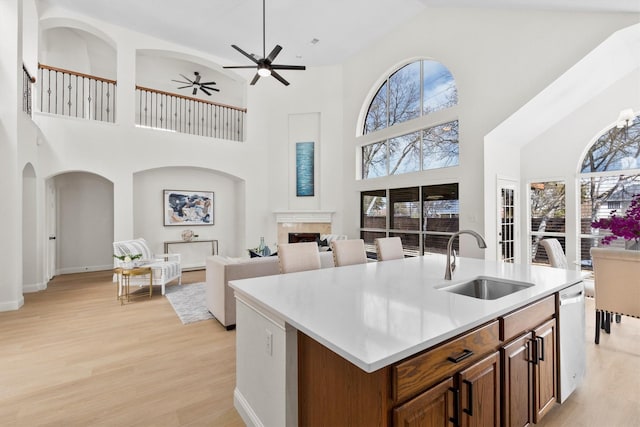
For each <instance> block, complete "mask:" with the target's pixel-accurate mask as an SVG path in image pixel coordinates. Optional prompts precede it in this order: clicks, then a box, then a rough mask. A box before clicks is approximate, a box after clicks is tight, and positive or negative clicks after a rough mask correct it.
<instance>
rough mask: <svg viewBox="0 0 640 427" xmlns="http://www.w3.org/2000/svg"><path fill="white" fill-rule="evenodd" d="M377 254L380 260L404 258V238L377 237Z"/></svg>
mask: <svg viewBox="0 0 640 427" xmlns="http://www.w3.org/2000/svg"><path fill="white" fill-rule="evenodd" d="M376 254H377V257H378V261H389V260H392V259H402V258H404V250H403V248H402V240H400V237H381V238H379V239H376Z"/></svg>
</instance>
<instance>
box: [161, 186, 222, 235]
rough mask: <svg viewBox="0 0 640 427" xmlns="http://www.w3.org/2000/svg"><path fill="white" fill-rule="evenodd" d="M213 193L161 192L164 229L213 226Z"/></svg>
mask: <svg viewBox="0 0 640 427" xmlns="http://www.w3.org/2000/svg"><path fill="white" fill-rule="evenodd" d="M214 207H215V205H214V193H213V191H192V190H163V209H164V213H163V217H164V225H165V227H169V226H192V225H213V224H214Z"/></svg>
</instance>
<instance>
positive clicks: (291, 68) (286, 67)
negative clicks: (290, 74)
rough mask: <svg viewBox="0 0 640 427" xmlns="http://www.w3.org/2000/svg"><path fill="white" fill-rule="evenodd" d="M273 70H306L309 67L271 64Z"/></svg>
mask: <svg viewBox="0 0 640 427" xmlns="http://www.w3.org/2000/svg"><path fill="white" fill-rule="evenodd" d="M271 69H273V70H306V69H307V67H305V66H304V65H278V64H271Z"/></svg>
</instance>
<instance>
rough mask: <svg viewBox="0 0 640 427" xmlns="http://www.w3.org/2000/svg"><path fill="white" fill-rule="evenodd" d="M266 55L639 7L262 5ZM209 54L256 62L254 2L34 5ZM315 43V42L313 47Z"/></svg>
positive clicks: (517, 1) (376, 0) (585, 0)
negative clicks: (433, 14)
mask: <svg viewBox="0 0 640 427" xmlns="http://www.w3.org/2000/svg"><path fill="white" fill-rule="evenodd" d="M265 1H266V31H265V32H266V43H265V44H266V47H265V48H266V51H267V54H268V53H269V51H270V50H271V49H272V48H273V46H274V45H276V44H280V45H281V46H282V47H283V51H282V53H281V54H280V55H279V56H278V61H277V62H279V63H287V64H304V65H307V66H317V65H331V64H339V63H342V62H343V61H344V60H346V59H347V58H348V57H350V56H351V55H353V54H354V53H356V52H358V51H359V50H361V49H362V48H364V47H366V46H368V45H370V44H371V43H373V42H375V40H377V39H380V38H382V37H384V35H385V33H386V32H387V31H388V30H389V29H390V28H394V27H396V26H398V25H401V24H402V23H404V22H407V21H408V20H409V19H410V18H411V17H413V16H414V15H416V14H418V13H422V12H423V11H425V10H426V9H427V8H429V7H445V6H446V7H476V8H480V7H481V8H493V7H503V8H528V9H554V10H560V11H569V12H570V11H610V12H640V0H322V1H311V0H265ZM37 2H38V6H39V8H40V9H42V8H45V7H47V6H48V5H54V6H60V7H63V8H65V9H69V10H72V11H76V12H78V13H81V14H83V15H88V16H91V17H95V18H97V19H100V20H103V21H106V22H109V23H113V24H116V25H119V26H122V27H125V28H129V29H132V30H136V31H140V32H142V33H146V34H149V35H152V36H155V37H158V38H161V39H165V40H169V41H172V42H175V43H177V44H180V45H184V46H190V47H192V48H194V49H197V50H200V51H203V52H205V53H208V54H211V55H213V56H215V57H217V58H220V59H221V60H224V61H228V65H238V64H241V65H244V64H245V63H246V62H247V59H246V58H244V57H243V56H242V55H241V54H240V53H238V52H237V51H235V50H234V49H232V48H231V44H236V45H238V46H240V47H241V48H242V49H244V50H245V51H248V52H249V53H253V54H257V55H258V56H262V50H263V41H262V34H263V28H262V1H261V0H190V1H188V2H178V1H171V0H135V1H131V0H108V1H87V0H37ZM314 40H316V41H315V42H314Z"/></svg>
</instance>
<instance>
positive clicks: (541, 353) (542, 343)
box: [536, 337, 544, 362]
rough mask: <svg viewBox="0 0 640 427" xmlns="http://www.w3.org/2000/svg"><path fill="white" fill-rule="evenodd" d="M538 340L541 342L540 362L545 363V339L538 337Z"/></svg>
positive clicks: (539, 348)
mask: <svg viewBox="0 0 640 427" xmlns="http://www.w3.org/2000/svg"><path fill="white" fill-rule="evenodd" d="M536 340H539V341H540V346H539V347H538V349H537V350H538V360H541V361H543V362H544V337H536Z"/></svg>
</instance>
